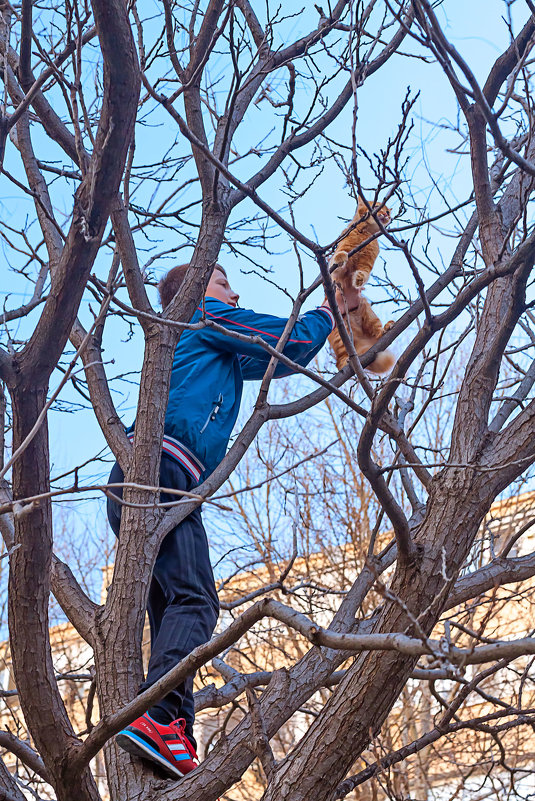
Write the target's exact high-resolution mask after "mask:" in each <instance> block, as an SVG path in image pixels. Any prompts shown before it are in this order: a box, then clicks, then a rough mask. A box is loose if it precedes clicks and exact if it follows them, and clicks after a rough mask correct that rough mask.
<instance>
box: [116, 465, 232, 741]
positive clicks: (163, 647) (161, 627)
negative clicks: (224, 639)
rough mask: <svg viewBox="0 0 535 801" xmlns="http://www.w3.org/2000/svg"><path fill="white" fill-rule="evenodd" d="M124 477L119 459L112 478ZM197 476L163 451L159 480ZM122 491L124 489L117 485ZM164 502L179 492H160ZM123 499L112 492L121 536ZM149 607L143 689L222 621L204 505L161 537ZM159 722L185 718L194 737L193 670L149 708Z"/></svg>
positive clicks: (188, 483) (181, 483)
mask: <svg viewBox="0 0 535 801" xmlns="http://www.w3.org/2000/svg"><path fill="white" fill-rule="evenodd" d="M123 480H124V476H123V471H122V470H121V468H120V467H119V465H118V464H117V463H116V464H115V465H114V467H113V469H112V471H111V473H110V478H109V481H110V484H112V483H120V482H122V481H123ZM194 485H195V482H194V480H193V478H192V477H191V476H190V475H189V473H187V472H186V471H185V470H184V469H183V468H182V467H181V466H180V465H179V464H178V462H176V461H175V460H174V459H172V458H170V457H168V456H166V455H165V454H162V461H161V467H160V486H161V487H170V488H172V489H180V490H187V491H191V489H192V488H193V487H194ZM114 493H115V495H117V496H118V497H122V489H115V490H114ZM160 499H161V501H162V502H165V501H172V500H177V496H176V495H174V496H171V495H168V494H166V493H165V492H162V493H161V496H160ZM121 508H122V507H121V504H120V503H117V502H116V501H114V500H112V499H110V498H108V504H107V509H108V520H109V521H110V525H111V527H112V529H113V531H114V533H115V534H116V535H117V536H119V526H120V523H121ZM147 613H148V616H149V622H150V635H151V656H150V661H149V668H148V671H147V678H146V679H145V681H144V682H143V684H142V685H141V687H140V688H139V691H140V692H142V691H143V690H146V689H147V688H148V687H150V686H151V685H152V684H154V682H156V681H157V680H158V679H160V678H161V677H162V676H163V675H164V674H165V673H167V672H168V671H169V670H170V669H171V668H172V667H174V666H175V665H176V664H177V663H178V662H180V660H181V659H183V658H184V657H185V656H187V655H188V654H189V653H191V651H193V649H194V648H196V647H197V646H198V645H201V644H202V643H205V642H207V641H208V640H209V639H210V637H211V636H212V632H213V630H214V628H215V624H216V622H217V616H218V614H219V602H218V598H217V592H216V589H215V583H214V575H213V573H212V567H211V564H210V556H209V553H208V541H207V539H206V532H205V530H204V526H203V523H202V519H201V510H200V507H198V508H197V509H195V511H194V512H192V513H191V514H190V515H188V517H186V518H185V520H183V521H182V523H179V525H178V526H176V528H174V529H172V530H171V531H170V532H169V534H167V535H166V536H165V538H164V540H163V542H162V545H161V547H160V551H159V553H158V556H157V558H156V563H155V565H154V571H153V574H152V580H151V585H150V589H149V597H148V603H147ZM149 714H151V715H152V716H153V717H154V719H155V720H157V721H158V722H159V723H170V722H171V721H172V720H175V719H176V718H185V720H186V734H187V735H188V737H189V738H190V739H191V740H192V741H193V743H194V744H195V740H194V739H193V722H194V719H195V712H194V706H193V676H190V677H189V678H188V679H186V681H185V682H183V683H182V684H180V685H179V686H178V687H177V688H176V689H175V690H173V691H172V692H170V693H169V694H168V695H166V696H165V698H162V700H161V701H159V702H158V703H157V704H156V705H155V706H153V707H152V708H151V709H149Z"/></svg>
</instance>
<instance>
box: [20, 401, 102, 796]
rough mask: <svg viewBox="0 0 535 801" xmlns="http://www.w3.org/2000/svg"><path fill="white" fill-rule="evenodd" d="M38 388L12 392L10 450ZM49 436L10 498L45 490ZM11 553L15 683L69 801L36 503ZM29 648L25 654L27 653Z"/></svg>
mask: <svg viewBox="0 0 535 801" xmlns="http://www.w3.org/2000/svg"><path fill="white" fill-rule="evenodd" d="M46 392H47V388H46V386H45V387H37V388H36V387H31V386H23V387H21V388H17V389H15V390H13V391H12V393H11V397H12V402H13V448H14V450H16V449H17V448H18V447H19V446H20V445H21V443H22V442H23V440H24V439H25V437H26V436H27V434H28V433H29V432H30V430H31V429H32V427H33V425H34V423H35V422H36V420H37V418H38V416H39V413H40V412H41V410H42V408H43V406H44V404H45V402H46ZM49 476H50V462H49V452H48V431H47V426H46V420H45V421H44V422H43V424H42V425H41V427H40V428H39V430H38V431H37V433H36V435H35V436H34V438H33V439H32V440H31V442H30V443H29V445H28V447H27V448H26V449H25V450H24V451H23V452H22V454H21V455H20V457H19V458H18V459H17V461H16V462H15V464H14V466H13V496H14V498H15V500H16V499H17V498H24V497H28V496H31V495H37V494H41V493H46V492H48V491H49V489H50V484H49ZM15 545H18V546H19V547H18V548H17V550H15V551H14V553H13V554H12V556H11V559H10V571H9V631H10V645H11V656H12V660H13V670H14V674H15V682H16V685H17V688H18V691H19V699H20V704H21V708H22V711H23V713H24V718H25V721H26V724H27V726H28V728H29V730H30V733H31V735H32V738H33V739H34V741H35V743H36V745H37V748H38V750H39V753H40V754H41V756H42V758H43V761H44V763H45V765H46V767H47V768H48V770H49V771H50V774H51V775H52V776H53V778H54V779H55V782H54V784H55V790H56V793H57V797H58V801H67V799H69V798H70V799H72V791H73V790H74V788H73V787H65V786H64V785H63V782H62V777H63V771H64V768H65V757H66V753H67V751H68V750H70V749H75V748H76V747H77V746H78V745H79V741H78V738H77V737H76V736H75V734H74V731H73V728H72V726H71V723H70V720H69V718H68V715H67V712H66V710H65V706H64V704H63V701H62V699H61V695H60V693H59V689H58V685H57V682H56V679H55V674H54V666H53V663H52V653H51V649H50V640H49V636H48V625H49V624H48V602H49V596H50V566H51V560H52V509H51V503H50V499H48V498H47V499H46V500H42V501H40V502H39V504H37V505H36V506H35V507H34V508H33V509H31V510H30V511H28V507H26V509H25V512H24V515H19V516H18V515H15ZM29 643H31V647H29ZM76 790H77V793H78V798H79V799H80V801H95V799H96V798H98V793H97V789H96V786H95V783H94V781H93V778H92V776H91V772H90V770H89V768H87V769H86V770H84V771H83V773H82V775H81V776H80V778H79V780H78V781H77V784H76Z"/></svg>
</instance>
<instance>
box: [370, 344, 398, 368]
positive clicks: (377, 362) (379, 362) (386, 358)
mask: <svg viewBox="0 0 535 801" xmlns="http://www.w3.org/2000/svg"><path fill="white" fill-rule="evenodd" d="M395 363H396V357H395V356H394V354H393V353H392V352H391V351H389V350H381V351H379V353H378V354H377V357H376V358H375V359H374V360H373V362H372V363H371V364H369V365H368V366H367V367H366V370H369V371H370V372H371V373H388V372H390V370H391V369H392V367H393V366H394V364H395Z"/></svg>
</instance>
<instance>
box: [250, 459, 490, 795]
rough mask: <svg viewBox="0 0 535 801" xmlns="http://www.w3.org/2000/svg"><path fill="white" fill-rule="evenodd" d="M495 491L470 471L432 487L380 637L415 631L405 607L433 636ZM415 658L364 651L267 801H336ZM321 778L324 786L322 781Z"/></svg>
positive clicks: (380, 627) (450, 473) (446, 473)
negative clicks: (416, 554) (411, 561)
mask: <svg viewBox="0 0 535 801" xmlns="http://www.w3.org/2000/svg"><path fill="white" fill-rule="evenodd" d="M491 493H492V490H491V488H490V487H489V485H488V484H487V485H485V483H482V482H481V480H479V481H478V480H477V478H475V477H474V475H473V472H472V471H468V470H454V469H449V470H447V471H444V473H443V474H442V478H441V479H440V480H439V482H437V484H436V485H435V490H434V492H433V493H432V497H431V499H430V503H429V509H430V510H433V511H431V512H430V514H428V516H427V517H426V519H425V520H424V522H423V524H422V526H421V527H420V530H419V531H418V533H417V535H416V537H415V542H416V545H417V547H419V549H420V553H421V558H420V561H419V563H418V564H416V565H413V566H404V565H399V564H398V567H397V570H396V575H395V578H394V581H393V584H392V592H393V593H394V594H395V595H396V596H397V598H399V599H400V600H401V603H399V602H398V601H397V600H389V601H387V602H386V604H385V608H384V610H383V612H382V614H381V617H380V619H379V621H378V623H377V625H376V627H375V630H376V631H380V632H382V633H387V632H394V631H405V630H407V629H408V630H409V631H410V632H411V633H412V635H413V636H414V635H415V631H414V626H413V625H412V623H411V620H410V619H409V618H408V616H407V614H406V612H405V608H404V606H406V608H407V609H408V610H410V613H411V615H412V616H414V617H417V618H418V622H419V624H420V626H421V628H422V629H423V630H424V631H425V632H426V634H427V635H429V634H430V633H431V631H432V629H433V626H434V625H435V623H436V621H437V620H438V618H439V616H440V613H441V611H442V609H443V607H444V605H445V603H446V600H447V592H443V590H444V587H445V585H446V579H445V575H444V566H447V578H448V582H449V581H450V580H452V579H454V578H455V577H456V575H457V573H458V571H459V570H460V568H461V566H462V564H463V561H464V560H465V559H466V557H467V555H468V552H469V550H470V547H471V545H472V543H473V541H474V538H475V536H476V534H477V531H478V528H479V525H480V522H481V520H482V519H483V517H484V515H485V513H486V512H487V511H488V508H489V507H490V503H491V502H492V500H493V496H492V494H491ZM416 661H417V658H416V657H411V656H407V655H402V654H400V653H397V652H395V651H391V652H378V651H376V652H371V653H363V654H362V655H361V656H360V657H359V658H358V659H357V660H356V661H355V663H354V664H353V665H352V667H351V668H350V669H349V670H348V672H347V675H346V676H345V677H344V679H343V681H342V682H341V683H340V685H339V686H338V687H337V688H336V690H335V692H334V693H333V696H332V698H331V699H330V701H329V702H328V703H327V704H326V706H325V708H324V710H323V712H322V714H321V716H320V717H319V718H317V720H316V721H315V722H314V724H313V725H312V726H311V728H310V730H309V731H308V733H307V734H306V735H305V737H304V738H303V740H302V741H301V743H300V745H299V747H298V749H297V750H296V752H295V754H294V755H293V756H290V757H288V759H286V760H285V761H284V763H283V764H282V766H281V767H280V768H279V770H278V771H277V776H276V778H275V779H274V780H273V782H272V783H271V784H270V787H269V788H268V790H267V792H266V793H265V795H264V799H263V801H279V799H281V798H284V799H285V801H307V800H308V799H310V798H311V797H312V796H314V799H315V801H332V799H334V798H335V792H336V788H337V786H338V784H339V782H340V781H341V780H342V779H343V778H344V776H345V775H346V773H347V771H348V770H349V769H350V767H351V765H352V764H353V762H354V761H355V759H356V758H357V757H358V756H359V755H360V754H361V753H362V751H363V750H364V749H365V748H366V747H367V745H368V743H369V741H370V734H371V733H374V734H375V733H376V732H378V731H379V729H380V727H381V725H382V724H383V723H384V721H385V719H386V717H387V715H388V714H389V712H390V710H391V708H392V706H393V704H394V702H395V700H396V698H397V697H398V696H399V694H400V692H401V690H402V689H403V687H404V686H405V684H406V682H407V679H408V678H409V676H410V674H411V671H412V669H413V668H414V665H415V663H416ZM320 776H321V777H322V780H321V781H319V777H320Z"/></svg>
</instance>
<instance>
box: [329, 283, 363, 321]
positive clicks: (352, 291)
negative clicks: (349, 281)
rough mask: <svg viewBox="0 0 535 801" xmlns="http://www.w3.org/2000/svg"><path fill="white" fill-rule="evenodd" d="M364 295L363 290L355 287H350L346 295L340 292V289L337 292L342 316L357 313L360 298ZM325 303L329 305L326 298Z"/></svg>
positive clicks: (345, 292) (337, 301) (337, 300)
mask: <svg viewBox="0 0 535 801" xmlns="http://www.w3.org/2000/svg"><path fill="white" fill-rule="evenodd" d="M361 294H362V289H361V287H359V288H358V289H357V288H355V287H353V286H352V287H350V288H349V289H346V290H345V291H344V294H343V295H342V293H341V292H340V290H339V289H337V290H336V303H337V305H338V308H339V309H340V314H342V315H346V314H347V313H348V312H352V311H355V309H357V308H358V306H359V303H360V298H361ZM324 303H325V304H326V305H329V301H328V300H327V298H325V300H324Z"/></svg>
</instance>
